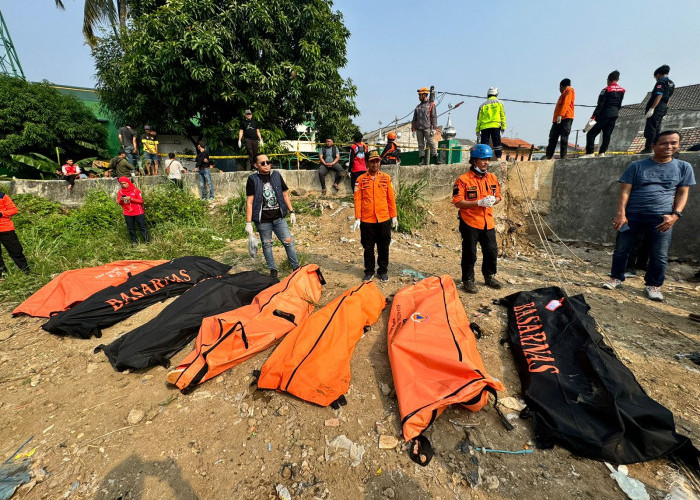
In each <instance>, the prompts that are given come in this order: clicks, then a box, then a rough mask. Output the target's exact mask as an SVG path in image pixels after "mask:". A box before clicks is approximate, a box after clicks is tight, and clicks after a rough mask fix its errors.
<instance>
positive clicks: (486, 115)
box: [476, 87, 506, 160]
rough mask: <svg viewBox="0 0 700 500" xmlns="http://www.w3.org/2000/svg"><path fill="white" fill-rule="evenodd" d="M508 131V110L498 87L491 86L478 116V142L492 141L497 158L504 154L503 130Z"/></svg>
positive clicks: (487, 143) (487, 142)
mask: <svg viewBox="0 0 700 500" xmlns="http://www.w3.org/2000/svg"><path fill="white" fill-rule="evenodd" d="M505 131H506V111H505V110H504V109H503V103H502V102H501V101H499V100H498V89H497V88H496V87H491V88H490V89H489V90H488V91H487V92H486V100H485V101H484V102H483V103H481V106H479V112H478V113H477V116H476V134H477V142H478V143H480V144H486V145H487V146H488V145H489V142H490V143H491V146H492V149H493V152H494V154H495V155H496V158H497V159H499V160H500V159H501V156H502V155H503V146H502V145H501V132H505Z"/></svg>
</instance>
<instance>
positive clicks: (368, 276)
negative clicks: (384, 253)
mask: <svg viewBox="0 0 700 500" xmlns="http://www.w3.org/2000/svg"><path fill="white" fill-rule="evenodd" d="M372 278H374V273H365V275H364V276H363V277H362V281H372Z"/></svg>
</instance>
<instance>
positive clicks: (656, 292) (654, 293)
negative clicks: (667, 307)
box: [644, 285, 664, 302]
mask: <svg viewBox="0 0 700 500" xmlns="http://www.w3.org/2000/svg"><path fill="white" fill-rule="evenodd" d="M644 290H645V291H646V292H647V297H649V298H650V299H651V300H656V301H658V302H661V301H662V300H664V294H663V293H661V287H658V286H649V285H647V286H645V287H644Z"/></svg>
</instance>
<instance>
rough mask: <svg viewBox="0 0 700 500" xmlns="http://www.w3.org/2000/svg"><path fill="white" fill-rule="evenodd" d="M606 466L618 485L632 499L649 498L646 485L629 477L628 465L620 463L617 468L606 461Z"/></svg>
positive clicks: (643, 499)
mask: <svg viewBox="0 0 700 500" xmlns="http://www.w3.org/2000/svg"><path fill="white" fill-rule="evenodd" d="M605 465H606V467H607V468H608V469H609V470H610V477H611V478H613V479H614V480H615V481H617V485H618V486H619V487H620V489H621V490H622V491H624V492H625V494H626V495H627V497H629V499H630V500H649V493H647V489H646V488H645V487H644V483H642V482H641V481H638V480H637V479H634V478H632V477H629V476H628V475H627V467H626V466H624V465H620V466H619V467H618V468H617V470H615V467H613V466H612V465H610V464H609V463H608V462H605Z"/></svg>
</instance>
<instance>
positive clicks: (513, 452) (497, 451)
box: [475, 446, 532, 455]
mask: <svg viewBox="0 0 700 500" xmlns="http://www.w3.org/2000/svg"><path fill="white" fill-rule="evenodd" d="M475 449H476V451H483V452H484V453H507V454H508V455H529V454H531V453H532V450H517V451H510V450H495V449H493V448H482V447H480V446H477V447H476V448H475Z"/></svg>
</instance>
